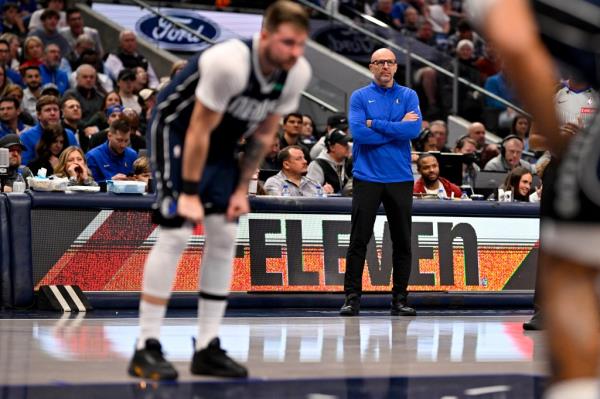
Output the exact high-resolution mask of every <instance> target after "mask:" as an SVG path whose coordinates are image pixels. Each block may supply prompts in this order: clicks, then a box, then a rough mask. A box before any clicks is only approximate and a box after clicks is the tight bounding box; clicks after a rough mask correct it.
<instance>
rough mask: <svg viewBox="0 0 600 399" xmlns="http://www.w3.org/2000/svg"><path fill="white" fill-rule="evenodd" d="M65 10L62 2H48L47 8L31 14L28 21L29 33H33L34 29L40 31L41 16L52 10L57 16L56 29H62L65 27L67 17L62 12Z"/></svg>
mask: <svg viewBox="0 0 600 399" xmlns="http://www.w3.org/2000/svg"><path fill="white" fill-rule="evenodd" d="M64 8H65V2H64V0H48V4H47V8H45V9H40V10H36V11H35V12H34V13H33V14H31V18H30V20H29V31H30V32H31V31H34V30H36V29H41V28H42V26H43V23H42V14H43V13H44V11H46V10H54V11H56V12H57V13H58V14H59V21H58V27H59V28H63V27H66V26H67V16H66V14H65V12H64V11H63V10H64Z"/></svg>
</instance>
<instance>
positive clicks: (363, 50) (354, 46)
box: [312, 25, 379, 62]
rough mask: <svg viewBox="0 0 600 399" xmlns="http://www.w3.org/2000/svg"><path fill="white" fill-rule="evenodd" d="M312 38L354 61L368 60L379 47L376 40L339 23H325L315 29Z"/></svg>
mask: <svg viewBox="0 0 600 399" xmlns="http://www.w3.org/2000/svg"><path fill="white" fill-rule="evenodd" d="M312 38H313V40H314V41H316V42H317V43H319V44H322V45H323V46H325V47H327V48H329V49H330V50H331V51H333V52H335V53H338V54H341V55H344V56H346V57H348V58H350V59H352V60H354V61H356V62H364V61H365V60H366V61H367V62H368V61H369V60H370V57H371V53H373V51H375V50H377V48H378V47H379V46H378V44H377V42H375V41H373V40H371V39H369V38H368V37H367V36H365V35H363V34H359V33H358V32H353V31H352V30H350V29H348V28H346V27H344V26H340V25H333V26H332V25H327V26H324V27H323V28H321V29H319V30H317V31H315V32H314V33H313V34H312Z"/></svg>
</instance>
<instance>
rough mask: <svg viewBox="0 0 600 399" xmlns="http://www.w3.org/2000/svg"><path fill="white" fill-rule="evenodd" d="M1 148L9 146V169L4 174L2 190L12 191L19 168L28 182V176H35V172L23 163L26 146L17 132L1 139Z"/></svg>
mask: <svg viewBox="0 0 600 399" xmlns="http://www.w3.org/2000/svg"><path fill="white" fill-rule="evenodd" d="M0 148H8V162H9V166H8V171H7V174H6V175H5V176H4V178H3V180H2V182H3V184H4V186H3V187H2V191H3V192H5V193H9V192H11V191H12V186H13V183H14V182H15V180H16V179H17V176H18V174H19V170H20V171H21V174H22V175H23V179H24V180H25V182H26V183H27V178H28V177H33V174H32V173H31V171H30V170H29V168H28V167H27V166H23V165H21V164H22V163H23V162H22V157H21V154H22V152H23V151H24V149H25V147H24V146H23V144H22V143H21V141H20V140H19V136H17V135H16V134H7V135H6V136H4V137H2V138H1V139H0Z"/></svg>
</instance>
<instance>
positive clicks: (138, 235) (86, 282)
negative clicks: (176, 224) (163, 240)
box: [52, 211, 156, 291]
mask: <svg viewBox="0 0 600 399" xmlns="http://www.w3.org/2000/svg"><path fill="white" fill-rule="evenodd" d="M132 227H133V229H132ZM155 227H156V226H155V225H153V224H152V223H151V221H150V213H149V212H147V213H140V212H137V211H114V212H112V214H111V215H110V216H109V217H108V218H107V219H106V221H105V222H104V223H102V225H101V226H100V227H99V228H98V229H97V230H96V232H95V233H94V234H93V235H92V236H91V237H90V239H89V240H88V241H87V242H86V243H85V244H83V245H82V246H81V247H80V248H77V249H76V250H75V251H73V252H74V254H73V252H72V253H71V254H70V257H71V259H70V260H69V261H68V262H66V264H63V267H62V270H60V272H58V273H57V274H55V275H54V278H53V279H52V280H53V282H54V283H59V282H68V284H72V285H79V286H80V287H81V288H82V289H83V290H86V291H101V290H104V289H105V287H106V286H107V285H108V284H109V283H110V282H111V280H112V279H114V277H115V275H116V274H117V273H118V272H119V270H120V269H121V268H122V267H123V266H125V265H127V262H128V260H129V258H130V257H131V256H134V255H136V253H137V251H138V250H139V247H140V246H141V245H142V244H143V243H144V241H145V240H146V239H147V238H148V236H149V235H150V234H151V233H152V231H154V229H155ZM133 231H135V234H131V233H132V232H133ZM144 255H147V254H144ZM60 263H61V262H60V261H59V262H58V263H57V264H60ZM138 286H139V285H138Z"/></svg>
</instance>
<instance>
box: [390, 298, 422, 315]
mask: <svg viewBox="0 0 600 399" xmlns="http://www.w3.org/2000/svg"><path fill="white" fill-rule="evenodd" d="M390 313H391V315H392V316H416V315H417V311H416V310H414V309H413V308H411V307H410V306H408V305H406V299H403V298H392V308H391V310H390Z"/></svg>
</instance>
